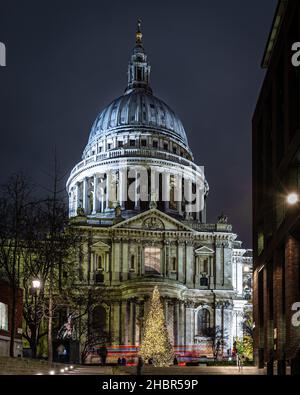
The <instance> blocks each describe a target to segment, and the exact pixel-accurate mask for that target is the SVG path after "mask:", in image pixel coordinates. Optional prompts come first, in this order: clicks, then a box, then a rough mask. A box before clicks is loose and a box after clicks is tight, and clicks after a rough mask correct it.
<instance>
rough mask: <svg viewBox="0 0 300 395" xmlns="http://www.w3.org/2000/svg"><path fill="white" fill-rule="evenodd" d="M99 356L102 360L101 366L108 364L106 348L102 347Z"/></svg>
mask: <svg viewBox="0 0 300 395" xmlns="http://www.w3.org/2000/svg"><path fill="white" fill-rule="evenodd" d="M99 355H100V360H101V365H103V366H104V365H105V364H106V358H107V348H106V346H101V347H100V349H99Z"/></svg>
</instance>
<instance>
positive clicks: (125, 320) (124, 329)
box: [121, 300, 129, 345]
mask: <svg viewBox="0 0 300 395" xmlns="http://www.w3.org/2000/svg"><path fill="white" fill-rule="evenodd" d="M128 313H129V312H128V304H127V301H126V300H125V301H122V314H121V327H122V329H121V331H122V337H121V344H123V345H124V344H125V345H126V344H128V334H129V333H128V332H129V331H128V329H129V328H128V322H129V314H128Z"/></svg>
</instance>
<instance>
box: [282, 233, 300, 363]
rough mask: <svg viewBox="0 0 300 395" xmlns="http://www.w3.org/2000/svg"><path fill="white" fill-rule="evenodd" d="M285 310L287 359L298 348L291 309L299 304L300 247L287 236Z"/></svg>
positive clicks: (297, 331)
mask: <svg viewBox="0 0 300 395" xmlns="http://www.w3.org/2000/svg"><path fill="white" fill-rule="evenodd" d="M285 262H286V269H285V281H286V289H285V303H286V304H285V309H286V353H287V358H294V357H295V356H296V354H297V351H298V350H299V347H300V331H299V327H294V326H293V325H292V322H291V321H292V315H293V314H294V313H295V312H293V311H292V309H291V307H292V305H293V304H294V303H296V302H300V292H299V287H300V286H299V282H298V279H299V265H300V245H299V242H298V241H297V240H296V239H295V238H293V237H292V236H289V237H288V239H287V242H286V245H285Z"/></svg>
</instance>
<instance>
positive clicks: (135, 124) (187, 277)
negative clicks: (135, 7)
mask: <svg viewBox="0 0 300 395" xmlns="http://www.w3.org/2000/svg"><path fill="white" fill-rule="evenodd" d="M149 79H150V65H149V63H148V61H147V56H146V54H145V51H144V47H143V44H142V33H141V31H140V24H139V25H138V31H137V34H136V45H135V47H134V50H133V54H132V57H131V60H130V63H129V68H128V86H127V88H126V90H125V93H124V94H123V95H122V96H121V97H120V98H118V99H116V100H114V101H113V102H112V103H111V104H110V105H109V106H108V107H107V108H106V109H104V110H103V111H102V112H101V113H100V115H99V116H98V117H97V118H96V121H95V122H94V125H93V127H92V130H91V133H90V137H89V141H88V144H87V146H86V148H85V150H84V153H83V158H82V161H81V162H80V163H79V164H78V165H77V166H75V168H74V169H73V170H72V172H71V174H70V177H69V179H68V182H67V190H68V194H69V209H70V218H71V222H72V224H73V226H74V227H76V228H77V229H78V230H79V231H80V232H81V233H82V235H84V236H86V238H85V239H86V240H87V242H86V243H84V245H83V246H82V251H81V253H80V259H79V265H80V271H81V280H82V284H83V285H89V286H90V287H92V288H93V290H94V292H98V293H99V301H101V302H99V308H98V309H96V310H95V314H98V315H99V317H100V318H99V317H98V318H99V320H98V321H99V322H101V325H102V326H103V328H104V330H105V331H107V332H108V333H109V334H110V335H111V337H112V346H113V349H115V350H116V349H122V350H124V352H125V351H127V352H129V353H130V352H132V354H133V355H134V352H135V350H136V347H137V346H139V345H140V343H141V341H142V337H143V326H144V323H145V317H146V314H147V310H148V308H149V298H150V296H151V294H152V292H153V289H154V287H155V286H157V287H158V289H159V293H160V295H161V297H162V299H163V305H164V312H165V317H166V321H167V324H168V330H169V334H170V338H171V341H172V343H173V344H174V348H175V352H176V354H177V355H179V356H180V355H181V356H182V358H183V357H187V358H188V357H193V356H211V355H212V339H214V338H216V337H218V338H219V337H221V338H223V342H222V346H221V348H222V353H223V354H224V355H226V356H227V355H230V351H231V349H232V346H233V341H234V338H235V337H242V327H241V322H242V318H243V310H244V308H245V306H246V305H249V298H250V297H251V284H250V283H249V278H251V271H252V257H251V251H250V250H246V249H243V248H242V246H241V242H239V241H237V235H236V234H235V233H233V231H232V226H231V225H230V224H228V223H227V218H226V217H225V216H224V215H221V216H220V217H219V219H218V222H217V223H215V224H208V223H207V221H206V200H207V197H208V192H209V187H208V183H207V181H206V179H205V176H204V170H203V168H201V167H199V166H197V165H196V164H195V163H194V161H193V154H192V152H191V149H190V148H189V146H188V141H187V137H186V134H185V131H184V128H183V125H182V123H181V121H180V120H179V118H178V117H177V116H176V115H175V114H174V112H173V111H172V110H171V109H170V108H169V106H167V105H166V104H165V103H164V102H163V101H162V100H160V99H158V98H156V97H155V96H154V95H153V93H152V90H151V88H150V85H149V81H150V80H149ZM247 276H248V277H247ZM250 281H251V280H250ZM248 288H249V289H248ZM112 355H113V354H112Z"/></svg>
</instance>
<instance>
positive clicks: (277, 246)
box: [253, 0, 300, 374]
mask: <svg viewBox="0 0 300 395" xmlns="http://www.w3.org/2000/svg"><path fill="white" fill-rule="evenodd" d="M295 42H300V1H298V0H285V1H283V0H282V1H279V2H278V6H277V10H276V14H275V17H274V21H273V24H272V28H271V32H270V35H269V39H268V42H267V45H266V50H265V53H264V57H263V62H262V67H263V68H265V69H266V76H265V79H264V82H263V85H262V89H261V92H260V95H259V99H258V102H257V106H256V110H255V113H254V117H253V247H254V324H255V329H254V337H255V339H254V343H255V356H256V360H257V363H258V364H259V367H261V368H262V367H264V366H267V370H268V373H269V374H273V373H278V374H285V373H286V371H287V367H288V366H290V367H291V373H292V374H299V373H300V326H297V324H299V325H300V321H299V320H298V321H297V319H296V318H297V317H296V316H295V313H296V311H294V310H293V308H294V309H295V308H296V306H295V305H294V304H295V303H297V302H300V217H299V215H300V202H299V201H298V200H299V195H300V178H299V177H300V166H299V165H300V122H299V120H300V115H299V114H300V100H299V98H300V78H299V76H300V67H296V66H293V64H292V56H293V54H295V52H293V51H292V46H293V43H295ZM293 317H294V319H293Z"/></svg>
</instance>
